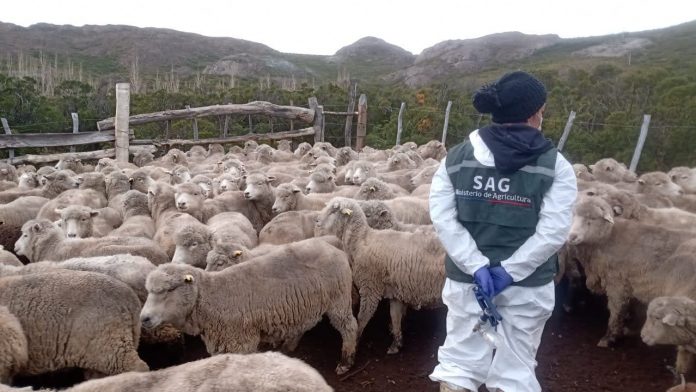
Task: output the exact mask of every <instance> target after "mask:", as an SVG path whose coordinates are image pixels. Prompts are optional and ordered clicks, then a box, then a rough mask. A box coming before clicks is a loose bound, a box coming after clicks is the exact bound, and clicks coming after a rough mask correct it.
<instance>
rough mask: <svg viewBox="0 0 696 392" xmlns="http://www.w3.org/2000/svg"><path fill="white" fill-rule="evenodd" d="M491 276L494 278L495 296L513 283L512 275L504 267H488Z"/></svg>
mask: <svg viewBox="0 0 696 392" xmlns="http://www.w3.org/2000/svg"><path fill="white" fill-rule="evenodd" d="M488 272H489V274H490V275H491V278H492V279H493V296H494V297H495V296H496V295H498V294H500V292H501V291H503V290H505V289H506V288H508V286H510V285H511V284H512V276H510V274H508V273H507V271H505V268H503V267H500V266H499V267H492V268H489V269H488Z"/></svg>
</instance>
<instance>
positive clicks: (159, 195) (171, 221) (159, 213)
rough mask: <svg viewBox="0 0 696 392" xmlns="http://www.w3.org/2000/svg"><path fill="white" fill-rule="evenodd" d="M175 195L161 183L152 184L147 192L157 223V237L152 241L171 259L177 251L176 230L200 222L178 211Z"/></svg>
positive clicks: (151, 212) (151, 210) (148, 203)
mask: <svg viewBox="0 0 696 392" xmlns="http://www.w3.org/2000/svg"><path fill="white" fill-rule="evenodd" d="M199 188H200V187H199ZM174 195H175V192H174V188H172V187H171V185H169V184H164V183H161V182H154V183H152V184H151V185H150V187H149V188H148V191H147V205H148V208H149V209H150V215H151V216H152V219H153V220H154V222H155V235H154V236H153V237H152V240H153V241H154V242H155V243H157V244H158V245H159V247H160V248H161V249H162V250H163V251H164V252H165V253H166V254H167V256H169V258H171V257H173V256H174V251H175V250H176V244H175V243H174V232H175V231H176V229H177V228H178V227H181V226H183V225H185V224H189V223H192V222H198V221H197V220H196V218H194V217H192V216H191V215H189V214H185V213H182V212H180V211H179V210H177V208H176V206H175V204H176V202H175V199H174Z"/></svg>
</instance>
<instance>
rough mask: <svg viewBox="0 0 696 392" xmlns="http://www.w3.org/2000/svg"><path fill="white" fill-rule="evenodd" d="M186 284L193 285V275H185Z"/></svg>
mask: <svg viewBox="0 0 696 392" xmlns="http://www.w3.org/2000/svg"><path fill="white" fill-rule="evenodd" d="M184 282H186V283H191V282H193V275H185V276H184Z"/></svg>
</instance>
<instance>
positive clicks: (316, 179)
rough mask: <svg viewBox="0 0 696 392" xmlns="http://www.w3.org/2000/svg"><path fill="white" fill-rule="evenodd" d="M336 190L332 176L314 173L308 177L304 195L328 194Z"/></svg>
mask: <svg viewBox="0 0 696 392" xmlns="http://www.w3.org/2000/svg"><path fill="white" fill-rule="evenodd" d="M335 189H336V183H335V182H334V177H333V175H326V174H324V173H318V172H314V173H312V175H310V176H309V183H307V187H305V191H306V193H329V192H333V191H334V190H335Z"/></svg>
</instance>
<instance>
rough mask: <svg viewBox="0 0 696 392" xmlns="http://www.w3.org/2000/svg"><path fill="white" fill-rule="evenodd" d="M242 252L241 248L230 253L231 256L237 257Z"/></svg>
mask: <svg viewBox="0 0 696 392" xmlns="http://www.w3.org/2000/svg"><path fill="white" fill-rule="evenodd" d="M242 253H244V252H242V251H241V250H235V251H234V253H232V256H234V257H239V256H241V255H242Z"/></svg>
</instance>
